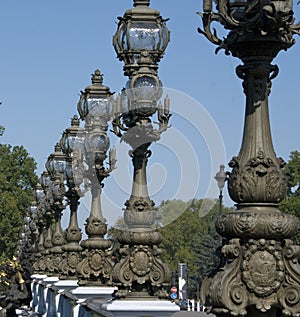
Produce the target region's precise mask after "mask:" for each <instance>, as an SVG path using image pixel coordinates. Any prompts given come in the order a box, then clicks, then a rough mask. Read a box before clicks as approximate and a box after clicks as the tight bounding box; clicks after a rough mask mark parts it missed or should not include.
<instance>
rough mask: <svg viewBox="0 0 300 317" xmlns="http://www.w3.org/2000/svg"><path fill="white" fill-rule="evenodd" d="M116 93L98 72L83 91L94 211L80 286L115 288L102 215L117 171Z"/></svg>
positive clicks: (82, 111) (80, 109)
mask: <svg viewBox="0 0 300 317" xmlns="http://www.w3.org/2000/svg"><path fill="white" fill-rule="evenodd" d="M112 103H113V98H112V94H111V92H110V90H109V88H108V87H106V86H104V85H103V75H102V74H101V73H100V71H99V70H96V71H95V73H94V74H93V75H92V85H90V86H88V87H86V89H85V91H83V92H81V97H80V100H79V102H78V112H79V114H80V116H81V118H82V119H83V120H84V122H85V141H84V161H85V164H86V166H87V168H86V170H85V172H84V177H85V178H87V179H88V180H89V182H90V188H91V196H92V203H91V210H90V215H89V217H88V218H87V220H86V225H85V231H86V234H87V235H88V239H86V240H84V241H82V242H81V244H80V245H81V246H82V248H83V253H82V261H81V262H80V263H79V264H78V265H77V274H78V278H79V282H78V284H79V285H80V286H104V285H111V270H112V265H113V262H112V260H111V251H110V250H109V249H110V247H111V241H109V240H106V239H105V238H104V236H105V234H106V233H107V224H106V220H105V218H104V216H103V213H102V207H101V191H102V187H103V186H104V184H103V180H104V179H105V178H106V177H108V176H109V174H110V172H111V171H112V170H113V169H114V168H115V164H116V159H115V150H114V149H111V150H110V151H109V167H108V168H105V166H104V162H105V159H106V158H107V151H108V149H109V145H110V141H109V137H108V136H107V129H108V122H109V121H110V119H111V118H112Z"/></svg>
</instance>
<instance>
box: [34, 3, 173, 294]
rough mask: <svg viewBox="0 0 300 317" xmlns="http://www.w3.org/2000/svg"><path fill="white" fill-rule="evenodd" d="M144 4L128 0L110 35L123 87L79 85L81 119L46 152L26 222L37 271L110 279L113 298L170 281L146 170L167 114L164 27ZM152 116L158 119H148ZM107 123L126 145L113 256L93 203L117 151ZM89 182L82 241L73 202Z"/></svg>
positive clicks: (90, 281)
mask: <svg viewBox="0 0 300 317" xmlns="http://www.w3.org/2000/svg"><path fill="white" fill-rule="evenodd" d="M149 4H150V1H147V0H139V1H138V0H134V8H132V9H130V10H127V11H126V12H125V14H124V16H123V17H122V18H119V25H118V30H117V32H116V34H115V36H114V38H113V42H114V47H115V50H116V52H117V56H118V58H119V59H120V60H121V61H124V63H125V66H124V74H125V75H126V76H128V78H129V79H128V81H127V83H126V89H123V90H122V92H121V93H120V94H118V95H117V96H116V97H114V96H113V94H112V93H111V92H110V89H109V88H108V87H107V86H104V85H103V75H102V74H101V72H100V71H99V70H96V71H95V72H94V74H93V75H92V84H91V85H90V86H88V87H86V88H85V90H84V91H83V92H81V96H80V100H79V102H78V113H79V117H78V116H77V115H75V116H74V117H73V118H72V121H71V126H70V127H69V128H67V129H66V130H65V131H64V132H63V135H62V138H61V140H60V141H59V142H58V143H57V144H56V145H55V149H54V152H53V153H52V154H51V155H50V156H49V158H48V160H47V162H46V165H45V166H46V170H45V171H44V172H43V173H42V175H41V177H40V180H39V184H38V185H37V187H36V191H35V201H34V202H33V203H32V205H31V207H30V217H31V222H32V223H35V224H36V231H35V241H34V243H35V244H34V248H35V250H36V253H35V258H36V260H35V262H34V269H35V272H36V273H39V274H46V275H47V276H59V278H60V279H74V280H76V279H78V285H79V286H111V285H114V286H117V288H118V290H117V291H116V293H115V294H114V296H115V298H124V297H126V298H127V297H130V298H135V299H138V298H145V297H149V296H150V297H154V298H162V297H165V296H166V295H167V292H166V286H168V284H169V281H170V272H169V269H168V267H167V265H166V264H164V263H163V262H162V260H161V258H160V254H161V250H160V248H159V244H160V243H161V241H162V236H161V234H160V233H159V232H158V231H157V230H155V220H156V215H157V212H158V210H157V208H156V207H155V204H154V202H153V201H152V200H151V199H150V197H149V193H148V189H147V176H146V169H147V161H148V159H149V157H150V155H151V151H150V149H149V148H150V146H151V144H152V143H153V142H155V141H158V140H159V139H160V135H161V133H163V132H164V131H166V130H167V128H168V122H169V118H170V114H169V109H170V100H169V98H168V97H166V98H165V99H164V101H163V104H162V103H161V102H160V101H159V100H160V99H161V97H162V93H163V88H162V83H161V81H160V79H159V77H158V62H159V61H160V59H161V58H162V57H163V54H164V51H165V49H166V47H167V44H168V42H169V31H168V29H167V27H166V24H165V20H164V19H163V18H162V17H161V16H160V13H159V11H157V10H153V9H150V8H149ZM154 114H157V118H158V125H157V127H155V126H154V124H153V122H152V119H151V117H152V116H153V115H154ZM80 120H82V121H83V122H84V128H82V127H81V126H80ZM110 122H111V129H112V131H113V132H114V133H115V134H116V135H117V136H118V137H119V138H120V139H121V141H124V142H126V143H127V144H128V145H129V146H130V147H131V150H130V151H129V155H130V157H131V158H132V164H133V183H132V192H131V195H130V197H129V199H128V200H127V201H126V203H125V209H124V222H125V225H126V227H127V229H126V230H124V231H122V232H121V234H120V236H119V238H118V240H119V243H120V249H119V250H118V253H119V254H118V261H114V260H113V256H112V248H111V247H112V242H111V241H110V240H107V239H106V238H105V235H106V233H107V223H106V220H105V218H104V215H103V212H102V207H101V191H102V188H103V186H104V179H105V178H106V177H108V176H109V175H110V173H111V172H112V171H113V170H114V169H115V167H116V150H115V149H114V148H111V149H110V150H109V148H110V140H109V137H108V135H107V131H108V128H109V125H110ZM108 150H109V153H107V152H108ZM107 156H108V168H107V167H106V166H105V165H106V164H105V161H106V159H107ZM88 190H90V192H91V208H90V214H89V217H88V218H87V219H86V224H85V233H86V235H87V239H86V240H83V241H81V238H82V232H81V230H80V228H79V225H78V215H77V209H78V205H79V203H80V198H81V197H82V196H83V195H84V194H85V193H86V192H87V191H88ZM67 206H69V209H70V217H69V226H68V227H67V229H66V230H65V232H64V231H63V229H62V226H61V217H62V213H63V212H65V211H64V210H65V209H66V207H67Z"/></svg>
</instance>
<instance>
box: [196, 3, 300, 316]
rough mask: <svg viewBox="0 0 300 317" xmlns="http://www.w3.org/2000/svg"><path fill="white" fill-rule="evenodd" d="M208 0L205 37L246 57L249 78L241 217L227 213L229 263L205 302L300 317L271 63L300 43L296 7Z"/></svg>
mask: <svg viewBox="0 0 300 317" xmlns="http://www.w3.org/2000/svg"><path fill="white" fill-rule="evenodd" d="M216 3H217V10H218V12H217V13H214V12H212V1H211V0H204V2H203V10H204V13H202V14H201V16H202V20H203V25H204V30H200V29H199V31H200V33H202V34H204V35H205V36H206V37H207V38H208V39H209V40H210V41H211V42H212V43H214V44H216V45H217V46H218V48H217V50H220V49H225V53H226V54H230V53H231V54H232V55H233V56H235V57H238V58H240V59H241V60H242V62H243V65H241V66H238V67H237V70H236V72H237V75H238V77H240V78H241V79H242V80H243V88H244V92H245V94H246V114H245V126H244V135H243V141H242V146H241V150H240V152H239V154H238V156H237V157H234V158H233V159H232V160H231V162H230V163H229V166H230V167H232V172H231V173H230V175H229V179H228V189H229V194H230V197H231V198H232V199H233V200H234V201H235V202H236V203H237V212H234V213H230V214H228V215H222V217H221V218H220V219H219V220H218V221H217V224H216V225H217V230H218V232H219V233H220V234H221V235H222V236H223V237H225V238H226V239H227V242H226V244H225V245H224V246H223V248H222V253H223V261H222V263H223V265H222V267H221V268H220V269H219V271H218V272H217V273H216V275H215V276H214V277H213V278H212V279H210V280H206V282H205V283H203V285H202V300H205V301H206V305H205V306H206V307H208V310H209V311H211V312H213V313H214V314H216V315H234V316H239V315H249V316H250V315H252V316H261V315H268V316H276V315H282V314H283V315H292V316H296V315H298V314H299V313H300V297H299V292H300V288H299V282H300V268H299V265H298V261H297V258H299V251H300V247H299V246H296V245H293V241H292V240H291V238H292V237H293V236H294V235H295V233H296V232H297V229H298V228H299V221H298V219H297V218H296V217H294V216H290V215H287V214H283V213H281V212H280V211H279V210H278V204H279V203H280V202H281V201H282V200H283V198H284V196H285V193H286V176H285V175H284V173H283V171H282V167H283V166H284V162H283V160H282V159H281V158H278V157H276V154H275V152H274V149H273V144H272V138H271V132H270V123H269V114H268V95H269V93H270V89H271V80H272V79H273V78H275V77H276V76H277V74H278V67H277V66H276V65H272V64H271V62H272V60H273V59H274V58H275V57H276V55H277V54H278V53H279V51H281V50H287V49H288V48H289V47H291V46H292V45H293V44H294V39H293V34H295V33H299V25H298V26H297V25H293V22H294V18H293V11H292V2H291V1H285V0H279V1H273V0H266V1H255V0H251V1H235V0H233V1H231V0H230V1H229V0H217V1H216ZM214 21H218V22H220V23H221V24H223V25H224V27H225V28H226V29H228V30H230V31H229V33H228V35H227V37H226V38H224V39H223V40H220V39H219V38H218V37H217V34H216V31H214V32H211V30H210V26H211V23H212V22H214Z"/></svg>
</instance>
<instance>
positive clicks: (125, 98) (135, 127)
mask: <svg viewBox="0 0 300 317" xmlns="http://www.w3.org/2000/svg"><path fill="white" fill-rule="evenodd" d="M149 5H150V1H149V0H134V8H132V9H129V10H127V11H126V12H125V14H124V16H123V17H122V18H119V25H118V29H117V32H116V34H115V36H114V38H113V44H114V48H115V50H116V52H117V56H118V58H119V59H120V60H121V61H123V62H124V74H125V75H126V76H128V81H127V83H126V90H123V91H122V94H121V95H119V96H118V98H117V100H116V103H115V110H114V113H115V116H114V120H113V130H114V133H115V134H116V135H117V136H118V137H120V138H121V140H122V141H124V142H126V143H127V144H129V145H130V147H131V148H132V149H131V150H130V151H129V155H130V156H131V158H132V162H133V168H134V171H133V185H132V191H131V195H130V198H129V199H128V200H127V201H126V203H125V206H126V208H125V210H124V221H125V224H126V225H127V227H128V229H127V230H126V231H125V230H124V231H122V233H121V234H120V237H119V242H120V244H121V249H120V255H121V259H120V262H118V263H117V264H116V265H115V266H114V268H113V272H112V276H113V282H114V283H115V285H117V286H118V291H117V292H116V293H115V297H116V298H123V297H128V298H129V297H132V298H140V299H142V298H143V297H146V298H149V297H152V298H155V297H164V296H166V290H165V287H166V286H167V285H168V283H169V281H170V279H171V274H170V272H169V268H168V267H167V265H166V264H164V263H163V262H162V260H161V259H160V254H161V249H160V248H159V244H160V243H161V242H162V236H161V234H160V233H159V232H158V231H156V230H155V217H156V215H158V214H157V208H156V207H155V204H154V202H153V201H152V200H151V199H150V197H149V193H148V186H147V175H146V169H147V162H148V158H149V157H150V156H151V151H150V150H149V147H150V146H151V143H152V142H155V141H158V140H159V139H160V135H161V133H162V132H164V131H166V130H167V128H168V122H169V118H170V114H169V107H170V100H169V98H168V97H166V98H165V100H164V105H162V104H161V103H160V102H159V99H160V98H161V96H162V83H161V81H160V79H159V77H158V62H159V61H160V59H161V58H162V57H163V55H164V52H165V49H166V47H167V45H168V42H169V31H168V28H167V26H166V24H165V21H166V20H164V19H163V18H162V17H161V16H160V12H159V11H157V10H155V9H151V8H150V7H149ZM155 113H157V116H158V128H157V129H156V128H154V126H153V124H152V120H151V117H152V115H154V114H155Z"/></svg>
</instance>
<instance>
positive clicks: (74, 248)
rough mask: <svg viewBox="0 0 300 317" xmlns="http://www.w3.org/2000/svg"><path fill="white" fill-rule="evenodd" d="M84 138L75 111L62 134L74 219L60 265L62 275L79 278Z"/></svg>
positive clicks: (71, 215) (68, 199) (67, 231)
mask: <svg viewBox="0 0 300 317" xmlns="http://www.w3.org/2000/svg"><path fill="white" fill-rule="evenodd" d="M83 142H84V129H83V128H81V127H80V124H79V118H78V116H77V115H75V116H74V117H73V118H72V120H71V126H70V127H69V128H67V129H66V130H65V131H64V133H63V135H62V138H61V141H60V146H61V149H62V152H63V153H64V154H65V159H66V167H65V179H66V185H67V190H66V193H65V196H66V198H67V201H68V205H69V207H70V220H69V225H68V228H67V229H66V231H65V238H66V243H65V244H64V245H62V247H61V248H62V250H63V251H64V252H63V260H62V262H61V263H60V265H59V270H60V272H61V275H60V278H61V279H77V274H76V267H77V265H78V263H79V262H80V261H81V259H82V255H81V253H82V247H81V246H80V244H79V242H80V240H81V236H82V233H81V229H80V228H79V226H78V217H77V209H78V205H79V200H80V198H81V197H82V196H83V195H84V193H85V191H86V190H87V189H86V188H83V189H82V188H81V184H82V182H83Z"/></svg>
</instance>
